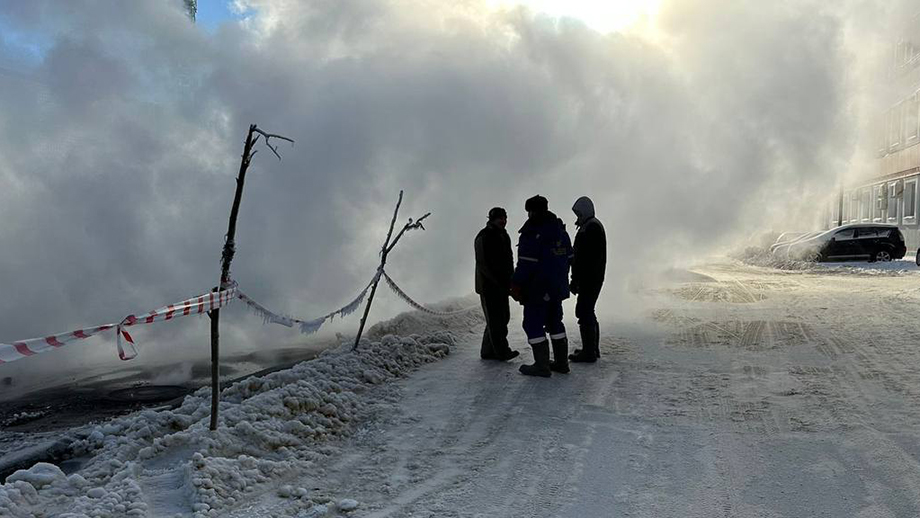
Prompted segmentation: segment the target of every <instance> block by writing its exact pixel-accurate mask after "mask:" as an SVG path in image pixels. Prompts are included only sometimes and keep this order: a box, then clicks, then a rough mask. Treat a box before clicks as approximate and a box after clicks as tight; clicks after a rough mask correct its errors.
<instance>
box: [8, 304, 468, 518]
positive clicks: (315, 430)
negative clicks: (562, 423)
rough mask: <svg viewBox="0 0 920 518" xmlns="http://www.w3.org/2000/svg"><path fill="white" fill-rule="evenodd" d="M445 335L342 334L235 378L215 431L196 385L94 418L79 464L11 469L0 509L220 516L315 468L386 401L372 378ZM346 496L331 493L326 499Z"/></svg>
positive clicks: (437, 347)
mask: <svg viewBox="0 0 920 518" xmlns="http://www.w3.org/2000/svg"><path fill="white" fill-rule="evenodd" d="M398 318H399V317H398ZM402 318H403V319H405V318H410V317H407V316H403V317H402ZM411 318H413V319H415V320H416V321H417V322H416V324H418V325H421V326H422V327H424V328H426V329H432V330H433V329H436V328H439V327H440V329H444V328H447V327H449V326H448V325H444V323H439V322H438V321H437V319H436V318H435V319H434V321H428V320H426V319H430V318H431V317H419V316H415V317H411ZM453 318H455V319H457V318H460V319H462V318H466V317H453ZM468 318H476V317H468ZM478 319H479V320H481V319H482V316H481V315H479V316H478ZM401 322H405V320H401ZM457 323H459V322H457V321H454V322H448V323H447V324H457ZM396 327H400V325H396ZM456 343H457V340H456V339H455V337H454V336H453V335H452V334H451V333H449V332H446V331H432V332H428V333H426V334H423V335H411V336H403V337H397V336H394V335H385V336H383V337H382V338H380V339H379V340H377V341H374V342H373V343H372V342H370V341H368V340H362V343H361V346H360V347H359V350H358V352H357V353H353V352H352V351H351V347H350V346H349V345H348V344H343V345H342V346H340V347H338V348H336V349H332V350H329V351H326V352H324V353H322V354H321V355H320V356H318V357H317V358H316V359H314V360H312V361H308V362H303V363H300V364H298V365H296V366H294V367H293V368H291V369H287V370H283V371H279V372H275V373H272V374H268V375H266V376H262V377H257V378H256V377H253V378H248V379H245V380H242V381H240V382H238V383H236V384H234V385H232V386H230V387H228V388H226V389H225V390H224V391H223V392H222V397H221V407H220V427H219V429H218V430H217V431H216V432H210V431H209V430H208V421H209V416H210V390H208V389H206V388H205V389H201V390H198V391H197V392H195V393H194V394H191V395H189V396H188V397H187V398H186V399H185V400H184V401H183V403H182V404H181V406H179V407H178V408H176V409H173V410H164V411H153V410H147V411H143V412H140V413H137V414H133V415H131V416H128V417H124V418H119V419H115V420H112V421H110V422H108V423H106V424H103V425H100V426H96V427H95V428H94V429H92V430H91V431H89V433H86V434H84V435H85V437H84V438H82V439H80V440H78V441H76V442H75V443H74V445H73V447H74V450H75V454H76V455H87V456H91V460H90V461H89V462H88V463H87V464H86V465H85V466H84V468H83V469H82V470H81V471H80V473H79V474H75V475H71V476H70V477H66V476H65V475H64V473H63V472H61V470H60V469H59V468H57V467H56V466H54V465H51V464H37V465H35V466H34V467H32V468H31V469H29V470H20V471H17V472H16V473H14V474H13V475H11V476H10V477H8V478H7V481H6V484H4V485H0V516H15V517H19V516H33V515H35V514H39V515H54V514H56V513H68V514H67V516H72V517H84V516H88V517H89V516H91V517H103V516H146V515H161V514H165V515H169V516H172V515H175V514H176V513H188V512H191V511H192V510H194V515H195V516H201V517H204V516H220V515H222V514H225V513H224V512H225V511H227V510H229V509H232V508H234V507H236V506H238V505H239V504H241V503H243V502H245V501H246V498H247V495H248V494H249V493H250V492H252V491H253V490H254V489H255V488H256V486H258V485H260V484H266V483H270V482H273V481H275V482H277V481H278V480H280V479H281V478H283V477H288V476H296V475H298V474H303V473H307V472H310V471H311V470H312V471H316V470H317V469H318V468H319V467H321V465H322V463H323V460H324V458H326V457H327V456H329V455H330V454H333V453H335V448H334V446H332V445H331V444H330V442H329V440H330V439H332V438H336V437H340V436H345V435H348V434H350V433H352V432H353V431H354V430H355V429H356V425H357V424H358V423H360V422H362V421H364V420H366V419H367V418H368V417H369V416H371V415H372V414H373V413H374V412H375V411H376V410H379V407H380V405H383V404H386V403H385V398H382V397H381V396H379V395H377V396H376V397H375V395H374V394H375V393H377V394H379V391H374V389H375V386H377V385H380V384H383V383H386V382H387V381H389V380H392V379H394V378H398V377H402V376H406V375H407V374H409V373H410V372H412V371H413V370H415V369H416V368H417V367H419V366H420V365H423V364H425V363H428V362H433V361H436V360H438V359H440V358H442V357H444V356H445V355H446V354H448V353H449V351H450V347H452V346H454V345H455V344H456ZM390 404H392V403H390ZM279 493H284V495H286V496H285V498H292V499H299V500H300V501H303V504H302V506H303V508H304V509H311V508H312V507H314V504H316V505H315V506H316V507H319V504H326V503H328V500H322V501H320V499H319V498H317V501H316V502H312V501H311V500H310V495H309V492H308V491H307V490H306V489H304V488H296V489H295V488H291V487H283V488H282V489H281V491H280V492H279ZM145 494H148V495H157V498H149V497H148V498H145ZM357 505H358V503H357V502H354V501H350V500H343V501H341V502H340V504H339V506H338V507H339V508H341V510H343V511H344V510H353V509H355V508H356V507H357ZM315 511H320V510H319V509H315Z"/></svg>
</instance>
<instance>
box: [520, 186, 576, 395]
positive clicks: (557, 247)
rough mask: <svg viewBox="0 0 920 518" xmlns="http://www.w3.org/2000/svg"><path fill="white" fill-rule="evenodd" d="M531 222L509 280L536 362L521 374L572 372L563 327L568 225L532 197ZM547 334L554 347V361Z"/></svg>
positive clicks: (528, 205) (569, 248)
mask: <svg viewBox="0 0 920 518" xmlns="http://www.w3.org/2000/svg"><path fill="white" fill-rule="evenodd" d="M524 209H525V210H526V211H527V222H526V223H524V226H523V227H521V230H520V231H519V232H520V234H521V235H520V238H519V239H518V262H517V267H516V268H515V269H514V275H513V276H512V278H511V296H512V297H513V298H514V300H516V301H518V302H520V303H521V304H523V305H524V332H525V333H527V341H528V343H530V347H531V348H533V358H534V363H533V364H532V365H522V366H521V368H520V370H521V373H522V374H526V375H528V376H542V377H544V378H548V377H549V376H551V375H552V372H551V371H556V372H561V373H567V372H569V362H568V357H567V354H568V348H569V342H568V339H567V337H566V334H565V325H564V324H563V323H562V301H563V300H565V299H567V298H568V297H569V264H570V261H571V259H572V255H573V252H572V243H571V241H570V240H569V235H568V234H567V233H566V231H565V224H563V223H562V220H561V219H559V218H557V217H556V215H555V214H553V213H552V212H550V211H549V207H548V203H547V201H546V198H544V197H543V196H539V195H537V196H534V197H533V198H530V199H529V200H527V203H525V205H524ZM547 333H549V337H550V340H551V341H552V345H553V362H552V363H550V356H549V345H550V340H547V338H546V334H547Z"/></svg>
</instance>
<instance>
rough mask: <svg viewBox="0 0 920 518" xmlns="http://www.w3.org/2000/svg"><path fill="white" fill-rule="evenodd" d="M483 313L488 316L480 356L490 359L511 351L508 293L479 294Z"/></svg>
mask: <svg viewBox="0 0 920 518" xmlns="http://www.w3.org/2000/svg"><path fill="white" fill-rule="evenodd" d="M479 301H480V302H482V312H483V313H484V314H485V316H486V329H485V331H483V333H482V348H481V349H480V352H479V354H480V356H482V357H484V358H488V357H490V356H495V355H497V354H501V353H504V352H506V351H508V350H510V347H509V346H508V321H510V320H511V307H510V306H509V305H508V294H507V293H501V292H498V293H493V292H484V293H481V294H479Z"/></svg>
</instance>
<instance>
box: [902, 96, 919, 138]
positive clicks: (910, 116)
mask: <svg viewBox="0 0 920 518" xmlns="http://www.w3.org/2000/svg"><path fill="white" fill-rule="evenodd" d="M918 108H920V103H918V101H917V94H916V93H915V94H914V95H912V96H911V97H910V99H908V100H907V101H906V102H905V103H904V116H903V119H904V133H903V135H904V144H905V145H911V144H916V143H917V138H918V136H920V127H918V123H920V120H918Z"/></svg>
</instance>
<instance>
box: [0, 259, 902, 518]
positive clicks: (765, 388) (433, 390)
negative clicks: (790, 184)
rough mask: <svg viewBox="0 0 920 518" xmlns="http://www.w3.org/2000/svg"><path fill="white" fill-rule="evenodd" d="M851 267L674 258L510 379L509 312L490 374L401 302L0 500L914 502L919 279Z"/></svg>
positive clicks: (540, 505) (565, 512) (886, 505)
mask: <svg viewBox="0 0 920 518" xmlns="http://www.w3.org/2000/svg"><path fill="white" fill-rule="evenodd" d="M905 264H907V263H905ZM863 266H865V267H861V268H851V267H831V268H824V267H822V268H816V269H811V270H807V271H782V270H775V269H769V268H761V267H754V266H747V265H744V264H741V263H738V262H732V261H723V262H720V263H718V264H710V265H707V266H702V267H698V268H694V269H693V271H694V273H693V274H692V275H691V274H688V275H680V276H674V277H672V282H670V283H668V284H667V285H666V286H659V287H656V288H643V289H641V290H638V291H639V293H638V295H637V296H638V297H639V298H640V302H641V303H642V304H643V305H644V306H643V307H644V309H642V310H641V311H638V312H633V313H631V314H630V315H629V317H628V318H624V317H620V318H606V319H604V320H603V321H602V334H603V338H602V342H601V352H602V358H601V360H600V362H599V363H597V364H594V365H581V364H576V365H573V369H572V373H571V374H568V375H559V374H554V375H553V377H552V378H550V379H540V378H529V377H525V376H521V375H520V374H518V372H517V366H518V365H519V364H520V363H521V361H526V362H529V361H530V354H529V352H526V351H524V347H523V346H522V344H524V343H525V340H524V337H523V333H522V332H520V331H519V327H520V326H519V320H513V321H512V329H513V330H514V332H513V336H512V343H514V344H516V348H518V349H519V350H522V351H523V352H524V354H523V355H522V358H521V359H517V360H514V361H512V362H509V363H507V364H503V363H497V362H485V361H481V360H479V358H478V338H479V333H480V332H481V329H482V328H481V325H482V323H481V317H478V316H476V317H475V318H473V317H472V316H466V317H463V318H456V319H435V320H431V319H430V318H429V317H427V316H420V315H419V314H415V313H413V314H408V315H405V316H404V317H402V318H397V319H396V320H394V321H392V322H389V323H385V324H383V325H382V326H379V327H378V328H377V330H376V331H377V336H383V335H385V334H387V333H394V334H398V335H409V334H411V333H420V334H421V335H422V336H420V337H416V338H411V339H406V338H393V337H389V338H382V339H381V341H380V342H379V343H376V342H375V343H374V344H373V345H368V346H367V347H369V348H368V349H367V351H366V352H365V353H364V355H363V356H362V357H361V358H358V359H355V358H354V357H353V356H351V355H350V354H347V353H345V352H336V351H331V352H330V353H329V354H324V355H322V356H320V358H319V359H318V360H314V361H313V362H309V363H307V364H301V365H302V366H300V367H298V368H295V369H293V370H291V371H283V372H280V373H276V374H273V375H270V376H267V377H265V378H263V379H261V380H258V379H254V380H250V381H248V382H246V383H241V384H240V386H239V387H236V388H231V389H228V391H229V392H228V393H227V394H225V399H226V400H228V404H229V405H231V406H230V407H228V408H227V409H226V410H225V411H224V413H223V415H225V416H226V417H225V418H224V419H226V420H228V421H226V422H224V423H223V428H222V430H223V431H222V432H221V433H219V434H217V435H213V436H212V435H209V434H208V432H207V431H206V430H204V429H203V423H205V422H206V419H207V413H206V402H207V398H206V394H204V393H201V394H198V395H197V396H192V397H190V398H189V400H188V401H187V403H186V404H184V405H183V406H182V407H180V408H179V409H177V410H175V411H172V412H168V413H152V412H149V411H148V412H145V413H142V414H139V415H138V416H136V417H128V418H120V420H116V421H115V422H114V423H113V424H109V425H106V426H103V427H99V428H97V429H96V430H94V432H93V434H92V435H90V436H89V437H87V439H85V441H84V442H85V443H86V444H85V445H84V446H85V448H86V449H87V450H88V452H87V454H86V455H87V456H88V457H92V460H85V459H84V460H83V461H82V462H83V463H84V466H83V467H82V468H80V469H79V470H77V471H76V472H75V473H74V474H72V475H70V477H69V478H65V477H64V475H63V474H61V473H58V472H57V471H55V468H53V466H51V467H49V466H46V465H40V466H38V467H36V468H34V469H33V470H31V471H30V472H20V473H21V474H20V476H18V477H15V478H16V481H13V482H10V481H9V480H8V481H7V482H8V484H7V485H6V486H0V510H2V509H8V510H9V509H12V510H13V511H12V515H13V516H18V515H19V514H17V513H23V514H22V515H23V516H29V515H30V514H28V513H35V515H38V516H65V514H61V513H66V512H71V513H74V514H72V515H67V516H81V517H82V516H122V515H125V514H127V513H130V514H134V515H138V516H145V515H146V516H170V517H172V516H176V515H179V516H189V515H192V514H197V515H200V516H232V517H251V516H255V517H268V516H297V517H308V516H313V517H318V516H354V517H408V516H413V517H418V516H430V517H442V516H445V517H478V516H520V517H525V516H528V517H529V516H540V517H556V516H565V517H602V516H603V517H607V516H615V517H627V516H628V517H707V518H708V517H811V516H827V517H835V518H836V517H843V516H859V517H916V516H920V463H918V461H917V458H918V454H920V443H918V440H917V439H918V429H920V428H918V424H920V388H918V387H920V374H918V371H917V369H916V367H915V366H916V365H917V361H918V359H920V358H918V357H917V356H918V355H920V353H918V351H917V347H916V346H915V344H916V343H917V342H918V341H920V340H918V339H920V328H918V326H917V325H916V324H915V320H916V319H915V314H917V313H918V312H920V272H918V271H916V269H915V268H912V267H903V268H902V267H900V266H899V265H895V264H889V265H884V266H879V267H875V266H871V265H863ZM674 279H677V280H678V281H679V282H677V281H674ZM635 305H636V303H633V304H632V306H635ZM567 309H570V308H568V307H567ZM569 313H570V312H569ZM637 315H638V316H637ZM518 317H519V316H518ZM570 317H571V315H570V314H569V320H568V321H567V324H568V325H569V327H570V329H572V330H574V329H577V328H576V326H575V325H574V322H571V318H570ZM436 328H440V329H442V330H446V331H449V332H450V333H451V336H443V337H442V336H440V335H437V334H432V333H434V330H435V329H436ZM445 328H446V329H445ZM573 341H574V342H576V344H577V339H575V340H573ZM426 344H428V345H426ZM446 344H449V345H450V347H449V348H450V351H451V354H450V355H448V356H444V355H443V354H442V352H443V350H444V349H445V348H446V347H447V345H446ZM389 355H393V358H392V360H388V359H387V357H388V356H389ZM435 360H437V361H435ZM432 362H433V363H432ZM310 364H314V365H312V366H309V367H308V365H310ZM290 421H295V422H294V423H289V422H290ZM31 487H37V488H38V490H37V491H35V490H31V489H30V488H31ZM4 498H6V499H7V500H8V501H9V502H10V504H5V503H4V502H5V500H4ZM4 505H7V507H3V506H4ZM43 513H44V514H43ZM0 514H3V513H2V512H0Z"/></svg>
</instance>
